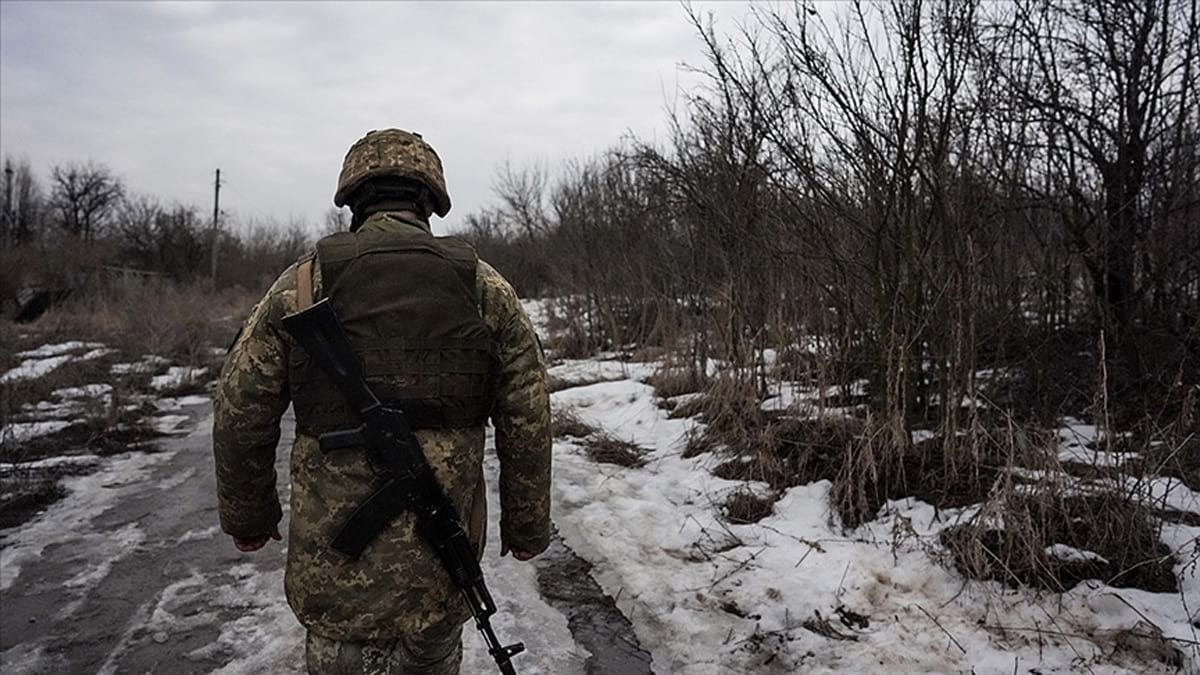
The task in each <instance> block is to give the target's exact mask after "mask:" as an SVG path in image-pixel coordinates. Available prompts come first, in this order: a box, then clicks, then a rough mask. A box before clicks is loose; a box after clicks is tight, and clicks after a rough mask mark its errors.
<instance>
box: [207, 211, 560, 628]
mask: <svg viewBox="0 0 1200 675" xmlns="http://www.w3.org/2000/svg"><path fill="white" fill-rule="evenodd" d="M363 228H364V229H366V230H372V229H380V230H388V231H393V232H411V233H413V234H414V235H418V234H420V233H419V231H418V230H417V229H416V226H415V225H414V224H412V223H408V222H406V221H404V220H401V219H399V218H398V217H396V216H393V215H390V214H386V213H380V214H375V215H373V216H371V217H370V218H369V219H368V220H367V221H366V223H364V225H363ZM313 269H314V272H315V273H314V275H313V276H314V280H313V286H314V294H315V295H316V297H317V298H320V297H321V292H320V273H319V270H320V267H319V266H313ZM296 273H297V265H292V266H291V267H289V268H288V269H287V270H285V271H284V272H283V274H281V275H280V277H279V279H278V280H277V281H276V282H275V283H274V285H273V286H272V287H271V289H270V290H268V291H267V294H266V296H264V297H263V299H262V300H261V301H260V302H259V303H258V304H257V305H256V306H255V307H254V309H253V310H252V312H251V314H250V317H249V319H247V321H246V323H245V325H244V326H243V328H242V332H241V334H240V335H239V337H238V339H237V340H236V341H235V343H234V345H233V348H232V349H231V351H230V353H229V356H228V357H227V359H226V362H225V366H224V369H223V370H222V373H221V380H220V383H219V385H218V389H217V394H216V397H215V401H214V405H213V407H214V421H213V454H214V458H215V462H216V474H217V494H218V501H219V505H220V520H221V527H222V529H223V530H224V531H225V532H227V533H229V534H231V535H236V536H243V537H250V536H255V535H261V534H265V533H267V532H270V531H271V528H272V527H274V526H276V525H277V524H278V523H279V521H280V520H281V518H282V511H281V508H280V504H279V498H278V496H277V493H276V476H275V469H274V466H275V448H276V445H277V444H278V441H279V437H280V420H281V418H282V416H283V414H284V412H285V411H286V410H287V408H288V404H289V395H288V354H289V350H290V349H291V348H292V344H293V343H292V339H291V336H290V335H288V334H287V333H286V331H285V330H284V329H283V327H282V325H281V323H280V319H281V318H282V317H284V316H285V315H287V314H290V313H292V312H294V311H296V309H297V306H296V304H297V299H296ZM476 278H477V287H478V291H479V309H480V314H481V316H482V317H483V319H484V322H485V324H486V325H487V327H488V329H489V330H490V331H491V333H492V335H493V337H494V338H495V340H496V343H497V347H498V353H499V362H498V368H499V372H498V377H497V378H496V379H497V387H496V400H495V404H494V406H493V409H492V415H491V419H492V423H493V425H494V426H495V429H496V453H497V455H498V458H499V461H500V485H499V492H500V508H501V516H500V537H501V541H503V542H504V543H505V544H507V545H508V546H511V547H515V548H520V549H524V550H527V551H531V552H534V553H540V552H542V551H544V550H545V549H546V547H547V546H548V545H549V536H550V532H549V530H550V406H549V396H548V394H547V391H546V375H545V366H544V363H543V361H542V354H541V348H540V346H539V344H538V341H537V337H536V336H535V334H534V331H533V326H532V325H531V324H530V321H529V318H528V316H526V314H525V312H524V310H523V309H522V308H521V305H520V302H519V301H518V299H517V295H516V293H515V292H514V291H513V289H512V287H511V286H510V285H509V284H508V282H507V281H505V280H504V278H503V277H502V276H500V274H499V273H498V272H496V270H494V269H493V268H492V267H491V266H490V265H488V264H487V263H485V262H483V261H480V262H479V268H478V272H477V275H476ZM417 436H418V438H419V439H420V441H421V445H422V447H423V449H424V451H425V455H426V457H427V458H428V459H429V461H430V464H432V465H433V468H434V471H435V472H436V473H437V475H438V478H439V480H440V481H441V482H442V484H443V486H444V487H445V488H446V490H447V492H448V493H449V494H450V496H451V498H452V499H453V500H454V502H455V504H456V505H457V506H458V509H459V511H460V516H461V517H462V521H463V522H464V523H466V524H467V529H468V533H469V534H470V536H471V537H472V539H473V540H474V541H475V542H476V544H477V546H478V547H479V549H480V551H482V542H483V540H484V530H485V527H486V517H485V516H484V509H485V508H486V499H485V496H486V492H485V490H484V484H483V465H482V462H483V446H484V436H485V434H484V428H483V427H476V428H467V429H445V430H421V431H418V432H417ZM289 466H290V472H291V485H292V493H291V523H290V527H289V531H288V540H287V541H288V552H287V553H288V557H287V573H286V578H285V587H286V591H287V597H288V603H289V604H290V605H291V606H292V609H293V610H294V611H295V612H296V616H297V617H298V618H299V619H300V622H301V623H302V624H304V625H305V627H307V628H308V629H310V630H312V631H314V632H316V633H318V634H321V635H324V636H326V637H329V638H333V639H338V640H367V639H383V638H390V637H395V636H397V635H403V634H411V633H413V632H417V631H420V630H422V629H423V628H425V627H428V626H431V625H434V624H437V623H441V622H445V621H450V622H459V623H460V622H462V621H464V620H466V618H467V617H468V616H469V613H468V611H467V608H466V606H465V604H463V603H462V602H461V601H460V599H459V596H458V595H457V593H456V590H455V589H454V588H453V586H452V585H451V583H450V581H449V577H448V576H447V575H446V573H445V572H444V571H443V570H442V568H441V567H440V565H439V563H438V562H437V560H436V559H435V558H434V556H433V554H432V553H431V552H430V551H429V549H428V547H427V546H426V545H425V544H424V543H423V542H421V541H419V540H418V538H417V535H416V533H415V531H414V527H413V519H412V516H411V515H410V514H404V515H402V516H401V517H400V518H398V519H397V520H396V522H395V523H393V525H392V526H391V528H389V529H388V530H386V531H385V532H384V533H383V534H382V535H380V536H379V537H378V538H377V539H376V540H375V541H374V542H372V544H371V545H370V547H368V549H367V551H366V552H365V553H364V554H363V556H362V558H360V559H359V560H357V561H349V560H346V559H345V558H343V557H341V556H340V555H339V554H337V553H335V552H333V551H332V550H331V549H329V548H328V544H329V541H330V538H331V537H332V535H333V532H334V531H335V530H336V528H337V527H338V526H340V524H341V523H342V522H344V521H345V519H346V518H347V517H348V516H349V515H350V513H351V512H352V511H353V510H354V508H355V507H356V506H357V504H358V503H359V502H360V501H361V500H362V499H363V498H365V497H366V496H367V495H368V493H369V492H370V491H371V489H372V484H373V479H374V474H373V473H372V470H371V468H370V466H369V464H368V462H367V460H366V458H365V454H364V453H361V452H343V453H337V455H329V456H322V454H321V452H320V450H319V448H318V445H317V441H316V439H315V438H313V437H311V436H306V435H304V434H297V436H296V439H295V441H294V443H293V444H292V453H291V462H290V465H289Z"/></svg>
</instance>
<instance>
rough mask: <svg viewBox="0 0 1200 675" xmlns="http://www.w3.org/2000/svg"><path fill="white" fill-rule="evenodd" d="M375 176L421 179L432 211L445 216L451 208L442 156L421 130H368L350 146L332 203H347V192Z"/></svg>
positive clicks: (343, 204)
mask: <svg viewBox="0 0 1200 675" xmlns="http://www.w3.org/2000/svg"><path fill="white" fill-rule="evenodd" d="M377 176H398V177H401V178H412V179H414V180H419V181H421V182H422V183H424V184H425V185H426V186H427V187H428V188H429V189H430V190H431V191H432V192H433V198H434V209H433V212H434V213H436V214H438V215H439V216H441V217H443V218H444V217H445V216H446V213H448V212H449V211H450V193H449V192H447V191H446V176H445V174H444V173H443V172H442V160H441V158H439V157H438V155H437V153H436V152H434V150H433V148H432V147H431V146H430V145H429V144H428V143H426V142H425V140H424V139H423V138H421V134H418V133H415V132H411V131H404V130H402V129H383V130H379V131H376V130H371V131H368V132H367V135H366V136H363V137H362V138H360V139H358V141H357V142H355V143H354V145H352V146H350V150H349V152H347V153H346V159H345V161H344V162H343V163H342V172H341V174H340V175H339V176H338V185H337V190H336V191H335V192H334V194H333V203H334V205H335V206H338V207H342V206H345V205H346V199H347V198H348V197H349V196H350V193H352V192H354V190H355V189H356V188H357V187H358V186H360V185H362V184H363V183H364V182H366V181H367V180H368V179H371V178H375V177H377Z"/></svg>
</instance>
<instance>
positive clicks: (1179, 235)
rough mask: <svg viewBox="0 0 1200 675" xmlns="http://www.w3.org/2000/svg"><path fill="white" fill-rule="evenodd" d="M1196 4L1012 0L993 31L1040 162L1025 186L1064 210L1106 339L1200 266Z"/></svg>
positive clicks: (1173, 295) (1171, 296)
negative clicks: (1028, 124) (1008, 8)
mask: <svg viewBox="0 0 1200 675" xmlns="http://www.w3.org/2000/svg"><path fill="white" fill-rule="evenodd" d="M1197 5H1198V3H1197V2H1196V0H1190V1H1189V0H1147V1H1145V2H1123V1H1121V0H1096V1H1094V2H1079V3H1074V2H1055V3H1047V2H1021V3H1018V4H1016V5H1015V6H1013V7H1012V9H1011V11H1010V12H1008V13H1007V14H1002V15H1001V16H1000V17H999V20H998V22H997V23H998V24H999V26H998V27H997V28H996V29H995V30H993V31H992V32H991V33H990V38H991V40H990V44H989V47H990V50H989V51H990V54H989V55H990V57H991V58H992V59H993V60H994V61H995V62H996V64H997V67H996V69H995V72H996V73H997V74H998V75H1000V76H1001V77H1002V78H1003V79H1002V82H1004V83H1005V84H1007V85H1008V87H1009V90H1010V91H1011V92H1012V94H1013V99H1014V100H1015V101H1016V102H1017V106H1016V108H1015V109H1014V110H1013V111H1012V114H1013V115H1015V116H1018V117H1020V118H1021V119H1023V120H1025V121H1027V122H1029V123H1030V124H1031V126H1032V128H1033V130H1034V133H1033V134H1032V136H1031V137H1030V138H1029V139H1028V140H1029V143H1030V145H1031V148H1032V150H1033V155H1032V159H1033V160H1034V161H1035V162H1036V164H1035V166H1039V165H1040V166H1041V167H1044V168H1043V169H1042V170H1041V171H1037V170H1035V171H1033V172H1031V173H1030V174H1029V175H1028V176H1027V178H1028V180H1027V181H1026V185H1025V187H1026V188H1027V190H1028V191H1029V193H1030V194H1031V195H1032V196H1033V197H1035V198H1036V199H1038V200H1039V201H1040V202H1041V203H1042V204H1044V205H1047V206H1051V207H1053V208H1054V209H1055V210H1056V211H1057V212H1058V213H1059V214H1060V218H1061V222H1062V224H1063V227H1064V229H1065V232H1066V234H1067V236H1068V240H1069V241H1070V242H1071V243H1072V244H1073V247H1074V249H1075V250H1076V252H1077V254H1078V255H1079V256H1080V259H1081V260H1082V262H1083V264H1084V266H1085V268H1086V270H1087V272H1088V274H1089V276H1090V278H1091V282H1092V283H1091V285H1092V289H1093V293H1094V296H1095V298H1096V301H1097V303H1098V305H1099V308H1100V310H1101V317H1102V319H1103V320H1104V323H1105V325H1106V326H1107V327H1108V329H1109V330H1108V332H1109V334H1110V335H1111V336H1114V337H1122V336H1127V335H1128V333H1129V332H1130V330H1131V329H1132V328H1133V325H1134V323H1135V322H1137V321H1146V320H1153V317H1151V316H1148V315H1147V313H1146V312H1145V311H1144V310H1145V309H1146V308H1154V307H1159V308H1162V307H1163V306H1164V305H1165V304H1166V303H1167V301H1169V300H1174V301H1175V302H1179V301H1181V300H1185V298H1184V297H1181V296H1180V295H1179V294H1178V292H1177V286H1176V284H1175V283H1174V282H1177V281H1185V282H1186V281H1187V280H1189V279H1195V278H1196V276H1197V274H1200V269H1197V264H1196V260H1198V259H1200V236H1197V234H1196V230H1197V228H1196V227H1195V222H1196V221H1195V218H1196V214H1197V204H1198V203H1200V176H1198V173H1197V170H1198V166H1200V163H1198V161H1200V156H1198V154H1197V147H1196V141H1197V136H1198V135H1200V108H1198V106H1197V98H1196V97H1197V93H1198V92H1197V82H1198V80H1197V77H1198V70H1197V66H1198V65H1200V63H1198V61H1197V58H1198V50H1200V46H1198V41H1200V21H1198V11H1197ZM1164 245H1165V246H1164ZM1195 303H1196V299H1195V298H1191V299H1190V302H1189V303H1188V304H1190V305H1192V307H1193V308H1194V307H1195ZM1193 311H1195V310H1194V309H1193Z"/></svg>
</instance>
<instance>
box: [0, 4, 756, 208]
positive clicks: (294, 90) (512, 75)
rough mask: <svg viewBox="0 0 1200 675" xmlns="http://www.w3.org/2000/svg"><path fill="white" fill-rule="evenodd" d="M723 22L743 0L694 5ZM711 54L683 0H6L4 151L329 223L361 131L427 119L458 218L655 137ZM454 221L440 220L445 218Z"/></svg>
mask: <svg viewBox="0 0 1200 675" xmlns="http://www.w3.org/2000/svg"><path fill="white" fill-rule="evenodd" d="M695 6H696V7H697V8H699V9H701V10H703V11H705V12H708V11H712V12H713V13H714V14H715V15H716V17H717V21H718V23H717V25H718V28H723V29H726V30H732V29H733V28H734V22H735V21H740V20H742V19H743V18H745V17H746V15H747V12H748V9H747V6H746V5H745V4H744V3H741V2H726V3H716V4H705V3H696V5H695ZM681 63H689V64H693V65H698V64H701V63H703V57H702V55H701V46H700V42H699V40H698V38H697V37H696V35H695V33H694V30H693V29H692V27H691V26H690V25H689V23H688V21H687V19H686V16H685V13H684V9H683V7H682V6H681V5H680V4H679V3H677V2H634V3H620V2H602V3H582V2H567V3H561V4H559V3H549V2H538V3H510V2H486V3H437V4H426V3H415V2H412V3H403V2H390V3H367V2H354V3H341V4H319V3H301V2H291V3H250V2H242V3H204V2H185V3H180V4H150V3H143V2H134V3H127V4H108V3H100V2H67V3H50V2H36V3H26V2H12V1H5V2H2V3H0V153H3V154H6V155H12V156H15V157H22V156H24V157H27V158H28V159H29V160H30V161H31V162H32V164H33V167H34V169H35V171H37V172H38V174H39V177H42V178H43V179H44V178H45V176H46V174H47V173H48V169H49V166H50V165H51V164H53V163H57V162H63V161H69V160H85V159H94V160H97V161H101V162H104V163H106V164H108V165H109V166H110V167H111V168H112V169H113V170H114V172H116V173H117V174H118V175H120V176H121V177H122V178H123V179H124V180H125V182H126V184H127V185H128V186H129V187H130V188H132V189H133V190H135V191H139V192H143V193H148V194H153V195H156V196H159V197H162V198H164V199H167V200H172V201H173V200H177V201H181V202H184V203H193V204H197V205H200V206H202V207H205V208H211V203H212V171H213V169H214V168H216V167H220V168H221V172H222V179H223V182H224V183H225V186H224V188H223V189H222V192H221V198H222V199H221V201H222V208H223V209H225V210H228V211H230V212H232V213H234V214H236V216H237V217H238V218H239V219H240V220H243V221H245V220H246V219H248V218H251V217H267V216H271V217H274V218H275V219H277V220H279V221H282V222H286V221H287V220H288V219H289V218H298V219H305V220H307V221H309V222H312V223H316V222H318V221H320V220H321V219H322V218H323V215H324V213H325V211H326V210H327V209H328V208H329V207H330V206H332V202H331V200H332V195H333V190H334V185H335V181H336V178H337V172H338V169H339V167H340V165H341V160H342V157H343V156H344V155H345V152H346V149H347V148H348V147H349V146H350V144H351V143H352V142H354V140H356V139H357V138H358V137H360V136H361V135H362V134H363V133H365V132H366V131H367V130H369V129H372V128H383V127H390V126H397V127H401V128H407V129H412V130H416V131H419V132H421V133H422V134H423V135H424V136H425V138H426V140H428V141H429V142H430V143H431V144H432V145H433V146H434V147H435V148H436V149H437V151H438V153H439V154H440V155H441V157H442V161H443V164H444V165H445V167H446V178H447V184H448V187H449V190H450V193H451V197H452V199H453V200H454V208H453V209H452V210H451V212H450V214H449V216H448V217H447V219H446V220H445V221H443V223H444V225H445V226H448V227H449V228H450V229H453V228H454V227H455V226H456V225H457V224H458V223H460V222H461V221H462V219H463V218H464V217H465V216H466V215H467V214H468V213H470V212H472V211H474V210H476V209H477V208H478V207H479V206H481V205H484V204H486V203H488V202H489V201H490V200H491V198H492V197H491V185H492V182H493V178H494V176H495V170H496V167H497V166H498V165H499V164H501V163H503V162H504V161H505V160H506V159H511V160H512V161H513V162H514V164H516V165H524V164H527V163H529V162H533V161H541V162H543V163H545V164H546V165H548V166H549V167H551V168H555V167H557V166H559V165H561V163H562V161H563V160H565V159H567V158H570V157H579V156H584V155H589V154H592V153H595V152H597V151H599V150H602V149H603V148H605V147H607V146H609V145H610V144H612V143H613V142H615V141H616V140H617V139H618V138H619V137H620V136H621V135H623V134H624V133H626V132H630V131H631V132H633V133H635V134H637V135H638V136H639V137H642V138H648V139H653V138H655V137H657V138H662V137H663V133H664V131H665V128H666V126H665V119H666V113H665V109H666V107H667V106H668V105H670V104H671V102H672V101H673V100H675V99H676V97H677V92H678V91H679V90H680V88H681V87H684V88H686V87H690V86H694V84H695V82H696V78H695V76H692V75H689V74H687V73H686V72H684V71H683V70H682V69H681V68H680V64H681ZM439 229H442V228H439Z"/></svg>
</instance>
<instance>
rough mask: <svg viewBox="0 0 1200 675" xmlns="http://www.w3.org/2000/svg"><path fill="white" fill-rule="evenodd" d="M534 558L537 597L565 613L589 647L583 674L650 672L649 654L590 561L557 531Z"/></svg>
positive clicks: (577, 639)
mask: <svg viewBox="0 0 1200 675" xmlns="http://www.w3.org/2000/svg"><path fill="white" fill-rule="evenodd" d="M535 560H536V562H537V580H538V590H539V591H541V594H542V597H543V598H545V599H546V601H547V602H548V603H550V606H551V607H553V608H555V609H557V610H558V611H560V612H562V614H563V616H565V617H567V626H568V627H569V628H570V630H571V636H572V637H573V638H575V642H576V643H578V644H579V645H582V646H583V647H584V648H585V649H587V650H588V651H590V652H591V653H592V656H591V657H589V658H588V660H587V663H586V664H585V668H586V669H587V670H586V672H587V673H588V675H651V673H652V672H653V671H652V670H651V669H650V654H649V653H648V652H646V651H645V650H644V649H642V646H641V644H640V643H639V642H638V639H637V636H636V635H635V634H634V632H633V625H632V624H631V623H629V619H627V618H625V615H624V614H622V613H621V610H619V609H617V605H616V603H615V602H613V599H612V598H610V597H609V596H607V595H605V593H604V591H603V590H601V589H600V585H599V584H597V583H596V581H595V580H594V579H592V577H591V570H592V564H591V563H589V562H588V561H586V560H584V559H583V558H580V557H579V556H577V555H575V552H574V551H572V550H571V548H570V547H569V546H567V545H566V544H565V543H564V542H563V540H562V538H561V537H559V536H558V534H557V533H555V536H554V540H553V541H552V542H550V548H548V549H547V550H546V552H545V553H543V554H541V555H540V556H538V557H537V558H535Z"/></svg>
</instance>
